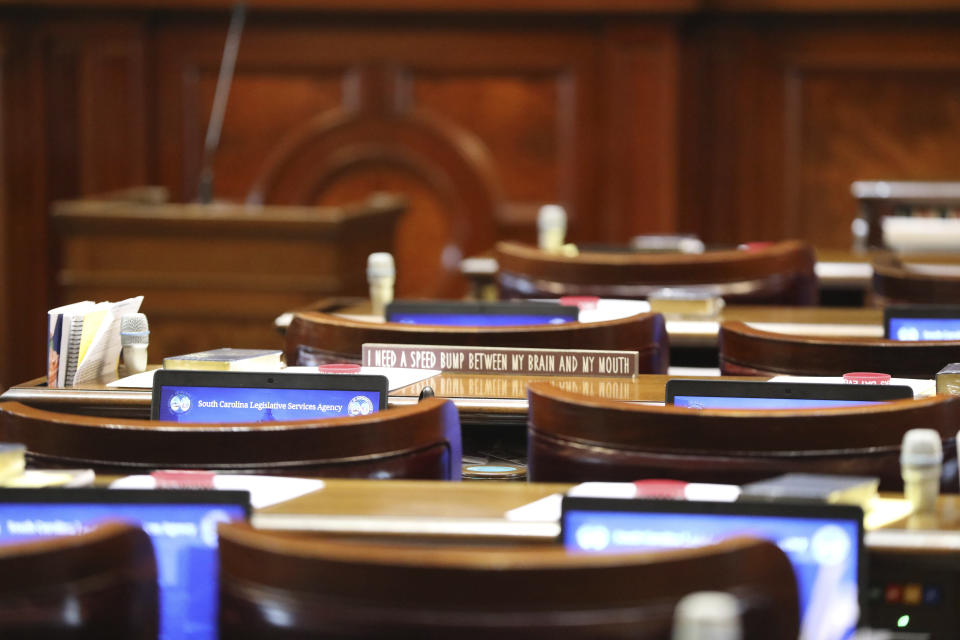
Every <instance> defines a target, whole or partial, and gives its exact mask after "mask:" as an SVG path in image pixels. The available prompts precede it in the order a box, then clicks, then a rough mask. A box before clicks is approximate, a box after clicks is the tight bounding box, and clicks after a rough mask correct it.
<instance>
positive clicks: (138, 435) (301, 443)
mask: <svg viewBox="0 0 960 640" xmlns="http://www.w3.org/2000/svg"><path fill="white" fill-rule="evenodd" d="M0 437H2V438H3V440H4V441H8V442H22V443H24V444H25V445H26V446H27V451H28V453H27V462H28V465H30V466H39V467H60V468H63V467H66V468H92V469H94V470H95V471H96V472H97V473H114V474H131V473H144V472H149V471H151V470H156V469H211V470H219V471H229V472H234V473H262V474H274V475H285V474H286V475H305V476H319V477H322V476H332V477H361V478H363V477H369V478H420V479H451V480H456V479H459V478H460V457H461V449H460V421H459V418H458V416H457V410H456V408H455V407H454V406H453V403H451V402H450V401H448V400H441V399H439V398H430V399H426V400H424V401H423V402H422V403H420V404H417V405H414V406H411V407H405V408H397V409H391V410H388V411H380V412H377V413H373V414H370V415H369V416H353V417H349V418H330V419H325V420H317V419H314V420H300V421H292V422H274V423H270V424H247V423H244V424H222V423H218V424H179V423H175V422H166V423H164V422H157V421H151V420H137V419H133V418H119V417H117V418H103V417H96V416H78V415H72V414H66V413H59V412H54V411H45V410H42V409H36V408H33V407H28V406H26V405H23V404H20V403H19V402H4V403H0Z"/></svg>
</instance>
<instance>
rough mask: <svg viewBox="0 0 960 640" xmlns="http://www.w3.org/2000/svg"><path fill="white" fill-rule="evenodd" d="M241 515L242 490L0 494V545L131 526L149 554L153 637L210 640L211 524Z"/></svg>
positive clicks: (213, 623) (244, 511)
mask: <svg viewBox="0 0 960 640" xmlns="http://www.w3.org/2000/svg"><path fill="white" fill-rule="evenodd" d="M249 512H250V494H249V493H247V492H245V491H242V492H240V491H201V490H186V491H184V490H179V491H171V490H145V491H141V490H128V489H124V490H120V489H116V490H113V489H63V490H56V489H0V544H3V543H4V542H11V543H12V542H24V541H29V540H31V539H34V538H40V537H46V536H51V535H76V534H80V533H83V532H84V531H86V530H87V529H89V528H91V527H93V526H95V525H96V524H97V523H99V522H103V521H106V520H122V521H126V522H130V523H133V524H137V525H139V526H141V527H143V529H144V531H146V532H147V534H148V535H149V536H150V540H151V542H152V543H153V551H154V555H155V556H156V561H157V583H158V586H159V597H160V603H159V604H160V620H159V621H160V638H161V640H215V639H216V637H217V611H218V607H217V593H218V575H219V573H218V556H217V524H218V523H220V522H229V521H234V520H244V519H246V518H247V517H248V516H249Z"/></svg>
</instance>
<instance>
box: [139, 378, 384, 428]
mask: <svg viewBox="0 0 960 640" xmlns="http://www.w3.org/2000/svg"><path fill="white" fill-rule="evenodd" d="M386 408H387V378H386V377H385V376H370V375H359V374H335V373H331V374H324V373H282V372H261V371H242V372H241V371H179V370H169V369H160V370H158V371H157V372H156V374H154V377H153V398H152V404H151V407H150V416H151V418H152V419H154V420H170V421H174V422H202V423H216V422H274V421H278V420H284V421H286V420H306V419H310V418H335V417H340V416H355V415H367V414H369V413H373V412H375V411H380V410H382V409H386Z"/></svg>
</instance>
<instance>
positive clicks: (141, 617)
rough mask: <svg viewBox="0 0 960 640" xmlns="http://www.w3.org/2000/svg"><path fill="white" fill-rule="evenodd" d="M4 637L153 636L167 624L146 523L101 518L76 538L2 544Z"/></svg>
mask: <svg viewBox="0 0 960 640" xmlns="http://www.w3.org/2000/svg"><path fill="white" fill-rule="evenodd" d="M0 571H2V572H3V575H5V576H16V580H15V581H12V580H9V581H5V582H4V584H2V585H0V632H2V633H3V635H4V637H9V638H29V637H42V638H50V639H51V640H58V639H60V640H68V639H70V638H77V637H78V636H79V637H90V638H130V639H131V640H150V639H151V638H156V637H157V630H158V627H159V613H158V612H159V607H160V605H159V602H158V600H159V594H158V586H157V567H156V560H155V558H154V551H153V545H152V544H151V541H150V536H148V535H147V533H146V532H145V531H144V530H143V529H141V528H140V527H139V526H133V525H130V524H121V523H118V522H106V523H101V524H100V525H99V526H97V527H95V528H93V529H92V530H90V531H87V532H84V533H80V534H78V535H75V536H55V537H47V538H46V539H42V540H33V541H29V542H16V543H12V544H11V543H9V542H8V543H6V544H4V546H3V547H2V548H0Z"/></svg>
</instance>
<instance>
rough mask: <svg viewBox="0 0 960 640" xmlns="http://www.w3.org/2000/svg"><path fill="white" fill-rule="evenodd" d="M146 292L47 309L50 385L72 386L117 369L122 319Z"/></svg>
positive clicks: (135, 306) (132, 311)
mask: <svg viewBox="0 0 960 640" xmlns="http://www.w3.org/2000/svg"><path fill="white" fill-rule="evenodd" d="M141 302H143V296H137V297H135V298H128V299H126V300H122V301H120V302H98V303H93V302H91V301H90V300H86V301H84V302H76V303H74V304H69V305H66V306H64V307H57V308H56V309H51V310H50V311H48V312H47V318H48V321H49V326H48V333H47V335H48V344H47V386H49V387H69V386H73V385H75V384H79V383H82V382H89V381H91V380H95V379H97V378H98V377H99V376H102V375H106V374H108V373H111V372H113V371H116V369H117V364H118V362H119V360H120V349H121V345H120V319H121V318H122V317H123V316H124V315H125V314H128V313H136V312H137V310H138V309H140V303H141Z"/></svg>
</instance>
